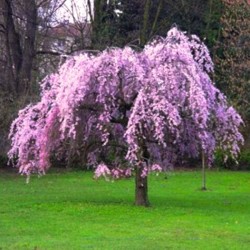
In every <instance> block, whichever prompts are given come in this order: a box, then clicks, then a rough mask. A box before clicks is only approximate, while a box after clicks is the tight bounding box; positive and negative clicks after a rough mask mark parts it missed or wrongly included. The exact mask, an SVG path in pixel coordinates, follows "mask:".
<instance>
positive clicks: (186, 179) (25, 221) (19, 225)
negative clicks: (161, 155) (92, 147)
mask: <svg viewBox="0 0 250 250" xmlns="http://www.w3.org/2000/svg"><path fill="white" fill-rule="evenodd" d="M207 178H208V191H201V190H200V186H201V176H200V172H197V171H180V172H172V173H168V174H167V175H165V174H162V175H160V176H158V177H156V176H150V179H149V197H150V201H151V207H149V208H144V207H135V206H133V199H134V182H133V180H132V179H130V180H128V179H127V180H121V181H116V182H106V181H104V180H98V181H95V180H93V179H92V174H91V173H90V172H64V173H57V172H52V173H49V174H47V175H46V176H44V177H42V178H36V177H33V178H32V179H31V182H30V183H29V184H25V179H24V177H21V176H18V175H16V174H10V173H6V172H1V173H0V202H1V203H0V249H1V250H5V249H18V250H19V249H25V250H28V249H37V250H38V249H39V250H43V249H53V250H54V249H60V250H61V249H62V250H63V249H69V250H71V249H216V250H217V249H239V250H244V249H249V247H250V172H216V171H209V172H208V175H207Z"/></svg>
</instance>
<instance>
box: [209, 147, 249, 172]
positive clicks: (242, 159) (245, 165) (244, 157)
mask: <svg viewBox="0 0 250 250" xmlns="http://www.w3.org/2000/svg"><path fill="white" fill-rule="evenodd" d="M237 161H238V163H237V162H235V161H234V160H233V159H232V158H230V157H229V158H228V159H227V161H224V155H223V153H222V151H221V150H217V151H216V153H215V161H214V166H215V167H217V168H222V169H230V170H250V149H248V148H247V149H243V150H242V152H241V153H240V155H239V157H238V159H237Z"/></svg>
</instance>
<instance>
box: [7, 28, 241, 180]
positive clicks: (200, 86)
mask: <svg viewBox="0 0 250 250" xmlns="http://www.w3.org/2000/svg"><path fill="white" fill-rule="evenodd" d="M212 71H213V63H212V61H211V58H210V56H209V52H208V50H207V48H206V47H205V45H204V44H203V43H202V42H200V40H199V38H198V37H196V36H187V35H185V34H184V33H182V32H180V31H179V30H178V29H176V28H173V29H171V30H170V31H169V33H168V36H167V37H166V38H160V39H158V40H155V41H154V42H152V43H151V44H148V45H147V46H146V47H145V49H144V50H143V51H142V52H135V51H133V50H132V49H130V48H125V49H123V50H122V49H108V50H105V51H104V52H102V53H100V54H98V55H96V56H94V55H88V54H84V55H81V56H78V57H73V58H71V59H70V60H68V61H67V62H66V63H65V64H64V65H62V67H61V68H60V69H59V72H58V73H57V74H53V75H50V76H48V77H47V78H45V79H44V80H43V82H42V84H41V88H42V95H41V101H40V102H38V103H37V104H35V105H29V106H27V107H26V108H25V109H23V110H21V111H20V112H19V116H18V118H17V119H16V120H15V121H14V122H13V124H12V127H11V132H10V138H11V140H12V148H11V150H10V151H9V157H10V159H15V158H16V157H17V166H18V167H19V170H20V172H21V173H22V174H27V175H29V174H31V173H32V172H38V173H39V174H43V173H44V172H45V171H46V170H47V169H48V168H49V166H50V156H51V154H56V155H57V157H59V158H60V157H64V156H65V155H67V152H70V151H71V150H73V151H74V152H75V153H78V154H84V155H85V158H86V162H88V163H89V164H93V165H98V164H100V165H99V166H101V169H100V171H102V172H103V173H105V174H107V173H113V172H114V171H113V172H112V171H110V172H109V171H108V170H107V168H106V165H105V164H107V162H106V156H107V155H109V154H110V153H111V152H115V155H116V158H115V160H114V161H113V162H111V165H110V166H109V167H110V168H111V169H114V170H117V171H118V172H119V173H122V175H124V174H125V175H126V173H130V172H131V168H134V167H135V168H137V169H140V171H141V176H142V177H145V176H147V173H148V171H150V170H152V166H154V164H157V166H161V168H163V169H164V168H165V169H166V168H168V167H170V166H172V165H173V164H174V163H175V161H176V159H177V158H181V157H184V156H189V157H199V155H200V152H201V151H203V152H204V153H205V154H206V155H207V158H208V160H209V163H211V162H212V161H213V154H214V151H215V149H216V147H219V148H221V150H223V152H225V154H228V155H231V156H232V157H235V156H237V154H238V152H239V144H241V143H242V142H243V137H242V135H241V134H240V133H239V131H238V127H239V126H240V125H241V124H242V120H241V118H240V116H239V115H238V114H237V112H236V111H235V110H234V109H233V108H232V107H229V106H228V104H227V102H226V98H225V97H224V96H223V94H221V93H220V91H219V90H218V89H217V88H216V87H215V86H214V84H213V82H212V81H211V79H210V77H209V73H211V72H212ZM156 169H159V167H157V168H156ZM97 173H98V169H97ZM98 175H99V174H98Z"/></svg>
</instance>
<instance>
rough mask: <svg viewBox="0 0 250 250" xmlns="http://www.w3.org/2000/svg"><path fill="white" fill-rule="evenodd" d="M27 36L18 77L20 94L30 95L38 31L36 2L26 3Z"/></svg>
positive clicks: (28, 0) (29, 1)
mask: <svg viewBox="0 0 250 250" xmlns="http://www.w3.org/2000/svg"><path fill="white" fill-rule="evenodd" d="M25 10H26V16H27V20H26V34H25V38H24V46H23V53H22V56H23V57H22V65H21V69H20V72H19V77H18V93H19V94H22V93H28V92H30V89H31V86H30V85H31V83H30V82H31V72H32V65H33V60H34V58H35V38H36V29H37V6H36V4H35V1H34V0H26V1H25Z"/></svg>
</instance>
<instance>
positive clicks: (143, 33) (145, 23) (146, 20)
mask: <svg viewBox="0 0 250 250" xmlns="http://www.w3.org/2000/svg"><path fill="white" fill-rule="evenodd" d="M150 5H151V0H146V3H145V6H144V13H143V23H142V31H141V37H140V44H141V45H142V46H144V45H145V44H146V42H147V39H148V23H149V11H150Z"/></svg>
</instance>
